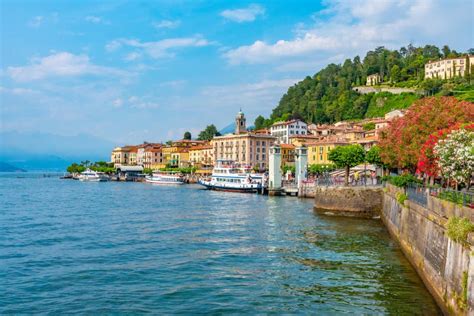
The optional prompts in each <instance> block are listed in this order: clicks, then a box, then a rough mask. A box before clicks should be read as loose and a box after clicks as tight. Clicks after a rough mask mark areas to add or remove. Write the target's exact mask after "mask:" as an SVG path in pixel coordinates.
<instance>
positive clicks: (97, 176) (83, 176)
mask: <svg viewBox="0 0 474 316" xmlns="http://www.w3.org/2000/svg"><path fill="white" fill-rule="evenodd" d="M77 178H78V179H79V181H88V182H105V181H108V180H109V177H108V176H107V175H106V174H105V173H103V172H97V171H94V170H91V169H89V168H88V169H86V170H85V171H83V172H81V173H80V174H79V175H78V176H77Z"/></svg>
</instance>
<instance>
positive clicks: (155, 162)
mask: <svg viewBox="0 0 474 316" xmlns="http://www.w3.org/2000/svg"><path fill="white" fill-rule="evenodd" d="M161 149H162V145H161V144H154V145H152V146H147V147H146V148H145V150H144V155H145V158H144V161H143V167H145V168H149V169H153V170H156V169H159V168H161V167H162V165H163V155H162V152H161Z"/></svg>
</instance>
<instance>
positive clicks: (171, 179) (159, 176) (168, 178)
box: [145, 172, 184, 185]
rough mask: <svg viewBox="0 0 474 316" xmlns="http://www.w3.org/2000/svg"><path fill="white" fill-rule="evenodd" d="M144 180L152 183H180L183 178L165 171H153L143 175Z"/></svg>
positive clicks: (182, 181)
mask: <svg viewBox="0 0 474 316" xmlns="http://www.w3.org/2000/svg"><path fill="white" fill-rule="evenodd" d="M145 182H148V183H152V184H168V185H181V184H183V183H184V179H183V177H182V176H181V175H178V174H174V173H166V172H153V173H152V174H151V176H146V177H145Z"/></svg>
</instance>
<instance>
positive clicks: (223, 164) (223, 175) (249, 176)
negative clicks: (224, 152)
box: [198, 160, 264, 193]
mask: <svg viewBox="0 0 474 316" xmlns="http://www.w3.org/2000/svg"><path fill="white" fill-rule="evenodd" d="M263 181H264V176H263V175H262V174H257V173H252V168H251V167H250V166H239V165H237V164H235V163H234V161H232V160H218V161H217V166H216V167H215V168H214V169H213V170H212V175H211V177H210V178H209V179H204V180H199V181H198V183H199V184H200V185H202V186H204V187H206V188H207V189H209V190H218V191H231V192H249V193H256V192H258V191H259V190H261V188H262V185H263Z"/></svg>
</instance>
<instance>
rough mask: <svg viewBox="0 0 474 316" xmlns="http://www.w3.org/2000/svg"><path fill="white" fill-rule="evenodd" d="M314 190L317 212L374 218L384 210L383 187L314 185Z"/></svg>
mask: <svg viewBox="0 0 474 316" xmlns="http://www.w3.org/2000/svg"><path fill="white" fill-rule="evenodd" d="M313 192H314V211H315V212H317V213H322V214H325V215H335V216H351V217H364V218H372V217H375V216H378V215H380V212H381V211H382V201H383V191H382V188H374V187H314V190H313Z"/></svg>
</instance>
